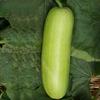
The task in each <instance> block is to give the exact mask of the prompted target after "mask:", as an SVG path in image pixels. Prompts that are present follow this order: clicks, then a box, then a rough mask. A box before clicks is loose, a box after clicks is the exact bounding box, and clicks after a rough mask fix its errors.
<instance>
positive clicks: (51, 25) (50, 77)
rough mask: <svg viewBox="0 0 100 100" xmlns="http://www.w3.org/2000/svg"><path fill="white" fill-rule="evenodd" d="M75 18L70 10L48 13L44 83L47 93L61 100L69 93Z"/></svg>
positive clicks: (55, 9) (44, 46) (45, 30)
mask: <svg viewBox="0 0 100 100" xmlns="http://www.w3.org/2000/svg"><path fill="white" fill-rule="evenodd" d="M73 23H74V17H73V13H72V11H71V10H70V9H69V8H59V7H55V8H52V9H51V10H50V12H49V13H48V16H47V19H46V22H45V26H44V33H43V46H42V59H41V63H42V81H43V86H44V89H45V91H46V93H47V94H48V95H49V96H50V97H51V98H53V99H60V98H62V97H63V96H64V95H65V94H66V93H67V92H68V83H69V70H70V51H71V40H72V30H73Z"/></svg>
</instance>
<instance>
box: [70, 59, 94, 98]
mask: <svg viewBox="0 0 100 100" xmlns="http://www.w3.org/2000/svg"><path fill="white" fill-rule="evenodd" d="M91 66H92V63H89V62H86V61H83V60H80V59H76V58H72V59H71V76H72V81H71V83H72V87H71V92H72V95H73V96H74V97H75V98H77V99H75V100H91V95H90V91H89V90H90V89H89V83H90V78H91V76H92V67H91Z"/></svg>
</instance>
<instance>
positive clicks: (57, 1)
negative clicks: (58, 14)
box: [55, 0, 63, 8]
mask: <svg viewBox="0 0 100 100" xmlns="http://www.w3.org/2000/svg"><path fill="white" fill-rule="evenodd" d="M55 2H56V3H57V4H58V6H59V7H61V8H62V7H63V5H62V3H61V2H60V0H55Z"/></svg>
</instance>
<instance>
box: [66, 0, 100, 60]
mask: <svg viewBox="0 0 100 100" xmlns="http://www.w3.org/2000/svg"><path fill="white" fill-rule="evenodd" d="M67 1H68V5H69V6H70V7H71V8H72V9H73V11H74V13H75V14H74V15H75V29H74V37H73V43H72V45H73V46H74V47H75V48H77V49H79V50H84V51H87V52H88V53H89V54H90V55H91V56H93V57H95V58H100V45H99V42H100V34H99V33H100V29H99V28H100V13H99V11H100V1H99V0H84V1H83V0H67Z"/></svg>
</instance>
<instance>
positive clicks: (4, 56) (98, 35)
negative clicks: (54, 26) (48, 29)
mask: <svg viewBox="0 0 100 100" xmlns="http://www.w3.org/2000/svg"><path fill="white" fill-rule="evenodd" d="M65 2H67V3H66V4H67V6H68V7H70V8H71V9H72V10H73V12H74V15H75V25H74V26H75V27H74V31H73V41H72V53H71V56H72V57H71V72H70V79H71V81H70V92H69V93H68V94H67V95H66V96H65V97H64V98H63V99H62V100H74V99H76V100H90V99H91V98H90V97H91V95H90V92H89V80H90V77H91V76H92V74H93V72H94V71H95V74H100V73H99V71H98V70H100V66H99V65H100V44H99V43H100V29H99V28H100V13H99V11H100V0H84V1H82V0H67V1H66V0H65V1H64V3H65ZM53 6H57V5H56V4H55V2H54V1H53V0H38V1H37V0H0V17H4V18H6V19H7V20H8V21H9V23H10V26H9V27H7V28H6V29H3V30H0V37H1V39H0V41H2V40H3V41H5V44H4V45H3V47H2V48H0V83H2V84H4V85H5V86H6V87H7V94H8V96H9V98H10V99H11V100H51V99H50V98H49V97H48V96H47V95H46V94H45V92H44V90H43V87H42V83H41V65H40V60H41V47H42V35H43V34H42V33H43V25H44V21H45V18H46V16H47V13H48V11H49V10H50V9H51V8H52V7H53ZM0 43H2V42H0ZM4 96H5V97H7V95H4ZM73 97H74V98H73ZM3 100H9V99H7V98H5V99H3Z"/></svg>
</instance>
